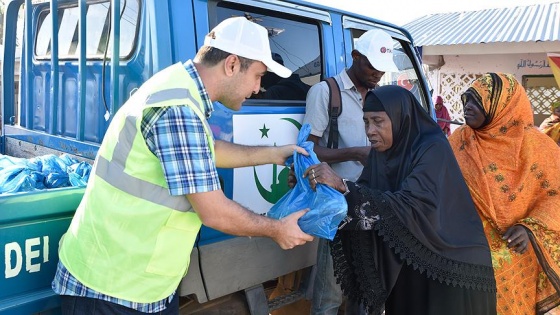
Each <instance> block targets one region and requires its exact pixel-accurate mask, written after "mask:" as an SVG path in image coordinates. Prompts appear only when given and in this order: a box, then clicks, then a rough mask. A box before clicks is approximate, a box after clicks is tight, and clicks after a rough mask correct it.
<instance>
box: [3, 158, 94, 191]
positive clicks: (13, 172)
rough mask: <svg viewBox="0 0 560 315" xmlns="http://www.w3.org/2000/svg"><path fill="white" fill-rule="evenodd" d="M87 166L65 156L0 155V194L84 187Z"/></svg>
mask: <svg viewBox="0 0 560 315" xmlns="http://www.w3.org/2000/svg"><path fill="white" fill-rule="evenodd" d="M90 171H91V165H90V164H88V163H86V162H79V161H78V160H76V159H73V158H71V157H69V156H68V155H66V154H63V155H61V156H60V157H57V156H55V155H53V154H48V155H43V156H39V157H35V158H32V159H22V158H14V157H10V156H7V155H0V194H2V193H16V192H24V191H32V190H38V189H46V188H60V187H68V186H78V187H83V186H85V185H86V184H87V180H88V178H89V173H90Z"/></svg>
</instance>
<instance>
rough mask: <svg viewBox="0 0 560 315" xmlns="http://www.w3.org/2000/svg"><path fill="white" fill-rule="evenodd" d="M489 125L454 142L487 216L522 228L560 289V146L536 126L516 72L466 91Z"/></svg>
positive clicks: (464, 131) (465, 129) (492, 76)
mask: <svg viewBox="0 0 560 315" xmlns="http://www.w3.org/2000/svg"><path fill="white" fill-rule="evenodd" d="M465 93H467V94H470V95H471V96H472V97H473V98H474V100H475V101H476V102H477V103H478V105H480V107H481V108H482V109H483V113H484V115H485V116H486V121H485V124H483V126H482V127H480V128H478V129H472V128H471V127H469V126H468V125H463V126H461V128H459V129H458V130H456V131H455V132H454V133H453V134H452V135H451V137H450V138H449V141H450V144H451V146H452V148H453V151H454V152H455V156H456V158H457V161H458V162H459V165H460V167H461V170H462V172H463V176H464V177H465V181H466V182H467V185H468V187H469V190H470V192H471V195H472V197H473V201H474V203H475V205H476V206H477V209H478V211H479V213H480V215H481V216H483V217H484V218H485V219H487V220H488V222H489V223H490V224H491V225H492V226H493V228H494V229H495V230H496V231H497V232H498V233H499V234H503V233H504V232H505V231H506V230H507V229H508V228H509V227H511V226H512V225H515V224H521V225H523V226H525V227H527V228H528V229H529V230H530V231H531V232H532V233H529V237H530V239H531V242H532V244H533V247H534V248H535V252H537V253H538V256H539V255H540V257H541V259H539V260H540V262H541V265H543V266H545V265H547V267H546V268H544V269H545V271H546V272H547V274H548V276H549V277H548V278H549V279H550V280H551V281H554V280H555V281H556V282H558V283H555V284H556V285H558V286H557V288H560V281H558V275H559V274H560V176H559V175H560V159H559V157H560V148H558V146H556V144H555V143H553V142H552V141H550V139H548V137H547V136H546V135H545V134H543V133H541V132H540V131H538V130H537V129H536V128H535V127H534V126H533V111H532V108H531V104H530V102H529V99H528V97H527V94H526V92H525V90H524V89H523V87H522V86H521V85H520V84H519V82H518V81H517V80H516V79H515V78H514V77H513V76H512V75H510V74H501V73H500V74H496V73H487V74H485V75H483V76H482V77H481V78H479V79H477V80H475V81H474V83H473V84H472V86H471V87H470V88H469V89H468V90H467V91H466V92H465Z"/></svg>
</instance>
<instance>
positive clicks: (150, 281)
mask: <svg viewBox="0 0 560 315" xmlns="http://www.w3.org/2000/svg"><path fill="white" fill-rule="evenodd" d="M178 104H185V105H186V106H189V107H190V108H191V109H192V110H193V111H194V112H195V113H196V114H197V116H198V117H199V118H200V120H201V121H202V122H203V123H204V127H205V132H206V137H207V139H208V142H209V145H210V150H211V152H212V157H214V140H213V136H212V133H211V131H210V128H209V126H208V123H207V122H206V116H205V114H204V108H203V102H202V99H201V98H200V95H199V93H198V89H197V86H196V83H195V82H194V80H193V79H192V78H191V77H190V75H189V74H188V72H187V71H186V69H185V68H184V66H183V65H181V64H175V65H173V66H171V67H168V68H167V69H164V70H163V71H161V72H159V73H157V74H156V75H154V76H153V77H152V78H150V79H149V80H148V81H146V83H144V85H143V86H142V87H141V88H140V89H139V90H138V91H137V92H136V93H135V94H134V95H133V96H132V97H131V98H130V99H129V101H127V102H126V103H125V104H124V105H123V107H122V108H121V109H120V110H119V111H118V112H117V114H116V115H115V117H114V119H113V121H112V122H111V124H110V126H109V129H108V130H107V133H106V135H105V138H104V139H103V142H102V144H101V147H100V148H99V152H98V156H97V158H96V161H95V165H94V167H93V170H92V176H91V177H90V180H89V183H88V186H87V188H86V191H85V194H84V197H83V199H82V202H81V203H80V206H79V207H78V209H77V210H76V214H75V215H74V218H73V220H72V223H71V225H70V227H69V229H68V231H67V233H66V234H65V236H64V239H63V241H62V244H61V248H60V260H61V261H62V263H63V264H64V266H65V267H66V268H67V269H68V270H69V271H70V273H71V274H72V275H73V276H74V277H76V279H78V280H79V281H80V282H82V283H83V284H84V285H86V286H88V287H89V288H91V289H93V290H96V291H98V292H101V293H103V294H106V295H110V296H113V297H116V298H120V299H124V300H128V301H133V302H139V303H151V302H155V301H159V300H161V299H163V298H165V297H167V296H169V295H170V294H171V293H173V291H174V290H176V289H177V286H178V285H179V282H180V281H181V278H182V277H183V276H184V275H185V274H186V272H187V269H188V266H189V262H190V254H191V251H192V248H193V246H194V242H195V239H196V235H197V233H198V231H199V229H200V226H201V221H200V219H199V218H198V215H197V214H196V213H195V212H194V211H193V209H192V206H191V205H190V203H189V202H188V200H187V198H186V197H185V196H171V195H169V192H168V189H167V188H168V187H167V183H166V182H165V177H164V174H163V171H162V168H161V164H160V161H159V160H158V158H157V157H156V156H155V155H154V154H153V153H152V152H151V151H150V150H149V148H148V146H147V145H146V142H145V139H144V138H143V137H142V133H141V130H140V125H141V122H142V116H143V112H144V109H146V108H148V107H163V106H177V105H178Z"/></svg>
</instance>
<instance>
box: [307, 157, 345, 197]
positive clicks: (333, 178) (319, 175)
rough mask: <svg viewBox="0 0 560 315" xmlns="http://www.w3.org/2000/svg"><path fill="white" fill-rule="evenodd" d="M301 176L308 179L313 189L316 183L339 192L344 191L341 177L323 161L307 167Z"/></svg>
mask: <svg viewBox="0 0 560 315" xmlns="http://www.w3.org/2000/svg"><path fill="white" fill-rule="evenodd" d="M303 177H304V178H307V179H308V180H309V185H311V189H313V190H315V189H316V187H317V185H319V184H325V185H327V186H330V187H332V188H334V189H336V190H338V191H340V192H344V191H346V187H345V186H344V183H343V182H342V178H341V177H340V176H338V175H337V174H336V173H335V171H333V169H332V168H331V167H330V166H329V164H327V163H325V162H322V163H319V164H315V165H311V166H310V167H308V168H307V169H306V170H305V172H304V173H303Z"/></svg>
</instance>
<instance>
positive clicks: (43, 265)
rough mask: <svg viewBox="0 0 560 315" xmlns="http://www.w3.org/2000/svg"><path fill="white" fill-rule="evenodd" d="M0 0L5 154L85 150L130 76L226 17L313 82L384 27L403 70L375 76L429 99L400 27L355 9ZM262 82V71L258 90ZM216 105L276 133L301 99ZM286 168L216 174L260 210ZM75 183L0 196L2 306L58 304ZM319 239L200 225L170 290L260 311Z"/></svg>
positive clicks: (224, 131) (91, 149)
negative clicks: (256, 33) (0, 7)
mask: <svg viewBox="0 0 560 315" xmlns="http://www.w3.org/2000/svg"><path fill="white" fill-rule="evenodd" d="M4 2H5V7H4V37H3V44H4V46H3V49H4V51H3V52H2V53H3V56H4V59H3V64H2V73H1V75H2V95H1V100H2V106H1V110H2V111H1V116H0V117H1V121H2V124H1V137H0V153H1V154H3V155H7V156H12V157H20V158H32V157H36V156H41V155H45V154H56V155H60V154H68V155H70V156H71V157H73V158H75V159H78V160H80V161H86V162H89V163H93V161H94V159H95V156H96V153H97V149H98V147H99V144H100V143H101V141H102V139H103V136H104V135H105V132H106V130H107V127H108V125H109V123H110V121H111V119H112V117H113V115H114V113H115V112H116V111H117V110H118V109H119V107H120V106H121V105H122V104H123V103H124V102H125V101H126V100H127V99H128V97H129V96H130V95H131V94H132V93H134V91H135V89H136V88H137V87H139V86H140V85H141V84H142V83H143V82H144V81H146V80H147V79H148V78H149V77H150V76H152V75H153V74H154V73H156V72H158V71H159V70H161V69H163V68H165V67H167V66H169V65H171V64H174V63H177V62H182V61H186V60H187V59H189V58H192V57H193V56H194V55H195V53H196V51H197V49H198V48H199V47H200V46H201V45H202V43H203V42H204V36H205V35H206V34H207V33H208V32H209V30H210V29H212V28H213V27H214V26H215V25H217V24H218V23H219V22H220V21H222V20H224V19H226V18H228V17H232V16H245V17H246V18H248V19H250V20H252V21H254V22H256V23H259V24H260V25H262V26H264V27H265V28H266V29H267V30H268V34H269V38H270V42H271V50H272V52H273V53H276V54H278V55H280V56H281V58H282V60H283V62H284V65H285V66H286V67H288V68H290V69H291V70H292V71H293V72H294V73H295V74H297V75H298V76H299V78H300V79H301V81H303V82H304V83H305V84H307V85H309V86H311V85H313V84H315V83H317V82H319V81H320V80H323V79H325V78H327V77H329V76H333V75H335V74H337V73H338V72H340V71H341V70H342V69H344V68H345V67H348V66H350V64H351V62H352V58H351V56H350V52H351V51H352V48H353V44H354V41H355V39H357V38H358V37H359V36H360V35H361V34H362V33H363V32H365V31H367V30H369V29H373V28H380V29H383V30H385V31H386V32H388V33H389V34H390V35H391V36H392V38H393V40H394V52H395V57H394V58H395V62H396V64H397V65H398V67H399V72H397V73H387V74H386V75H385V76H384V78H383V81H382V82H381V84H382V85H385V84H398V85H401V86H403V87H406V88H407V89H409V90H411V91H412V92H413V93H414V94H415V95H416V96H417V98H418V99H419V101H420V102H421V104H422V105H423V106H424V107H425V108H426V110H429V111H431V110H432V109H431V108H432V104H431V97H430V93H429V87H428V85H427V82H426V80H425V77H424V75H423V72H422V67H421V64H420V61H419V59H420V58H419V55H418V53H417V51H416V50H415V48H414V46H413V41H412V38H411V36H410V34H409V33H408V32H407V31H406V30H404V29H402V28H399V27H397V26H395V25H392V24H389V23H386V22H383V21H379V20H375V19H372V18H369V17H365V16H360V15H357V14H354V13H350V12H344V11H341V10H337V9H333V8H330V7H325V6H321V5H317V4H312V3H307V2H304V1H299V0H226V1H219V0H111V1H109V0H50V1H45V0H7V1H4ZM53 26H56V27H53ZM266 84H267V80H265V79H264V78H263V87H262V90H263V92H264V91H265V90H266V89H267V87H268V86H266ZM260 94H261V93H259V95H260ZM215 106H216V108H217V110H216V111H215V112H214V113H213V115H212V117H211V119H210V121H209V122H210V125H211V128H212V131H213V133H214V136H215V137H216V138H218V139H222V140H227V141H233V142H237V143H242V144H250V145H251V144H253V145H258V144H265V145H281V144H287V143H295V140H296V136H297V133H298V130H299V128H300V127H301V125H300V122H301V120H302V118H303V114H304V111H305V100H304V99H295V100H294V99H283V97H281V96H280V97H279V98H275V99H267V98H266V97H262V96H261V97H258V95H256V97H255V98H254V99H253V98H252V99H248V100H247V101H246V102H245V103H244V106H243V108H242V109H241V110H240V111H238V112H233V111H231V110H229V109H226V108H225V107H224V106H222V105H221V104H219V103H216V104H215ZM287 172H288V170H287V168H285V167H283V166H278V165H266V166H259V167H251V168H242V169H235V170H225V169H220V170H219V176H220V180H221V184H222V189H223V190H224V192H225V194H226V195H227V196H228V197H229V198H232V199H234V200H236V201H238V202H240V203H241V204H243V205H245V206H247V207H249V208H250V209H253V210H254V211H256V212H258V213H262V214H265V213H266V211H267V210H268V209H269V208H270V207H271V206H272V205H273V204H274V203H275V202H276V201H278V199H280V197H281V196H282V195H283V194H284V193H286V192H287V190H288V187H287V183H286V180H285V178H286V173H287ZM83 193H84V188H79V187H67V188H58V189H48V190H37V191H28V192H20V193H13V194H3V195H0V248H1V250H2V256H3V258H2V259H0V268H1V270H2V271H3V274H2V276H1V277H0V314H57V313H59V312H60V309H59V299H58V296H57V295H55V294H54V292H53V291H52V290H51V280H52V278H53V275H54V272H55V268H56V264H57V261H58V258H57V250H58V243H59V240H60V238H61V236H62V235H63V234H64V233H65V231H66V229H67V227H68V225H69V223H70V220H71V218H72V215H73V213H74V210H75V209H76V207H77V205H78V204H79V202H80V200H81V197H82V195H83ZM315 248H316V242H312V243H309V244H306V245H305V246H300V247H297V248H295V249H293V250H288V251H284V250H282V249H280V248H279V247H278V246H277V245H276V244H275V243H274V242H272V241H271V240H269V239H265V238H246V237H233V236H231V235H226V234H223V233H221V232H219V231H216V230H213V229H210V228H206V227H203V228H202V229H201V231H200V235H199V240H198V242H197V244H196V247H195V248H194V250H193V252H192V257H191V264H190V267H189V270H188V272H187V274H186V276H185V278H184V279H183V281H182V282H181V284H180V287H179V289H178V292H179V295H180V296H181V297H182V298H184V300H185V301H190V302H189V303H186V304H189V305H186V306H185V307H186V308H188V313H189V314H191V313H192V314H197V313H200V314H203V313H205V311H206V312H209V311H210V310H211V309H224V308H227V309H232V308H239V307H240V306H239V305H241V307H240V308H242V309H243V311H242V312H240V314H243V313H246V314H268V313H269V312H270V311H272V310H274V309H277V308H279V307H281V306H282V305H284V304H286V303H290V302H291V301H294V300H297V299H300V298H302V297H303V298H305V297H306V292H307V293H309V286H306V285H305V283H304V284H303V285H302V286H301V288H300V290H296V291H294V292H293V293H292V294H291V296H280V297H277V298H275V299H269V298H268V294H267V293H266V292H265V290H266V289H267V284H270V283H274V280H275V279H277V277H279V276H282V275H286V274H289V273H292V272H294V271H298V270H304V271H306V273H305V274H306V275H310V277H311V276H312V272H310V271H312V270H313V268H312V267H313V265H314V263H315ZM185 250H188V249H185ZM310 277H306V278H307V279H310ZM307 283H309V281H308V282H307ZM306 289H307V290H306ZM239 301H241V302H239Z"/></svg>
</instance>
